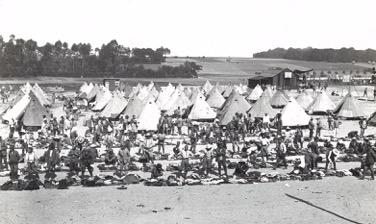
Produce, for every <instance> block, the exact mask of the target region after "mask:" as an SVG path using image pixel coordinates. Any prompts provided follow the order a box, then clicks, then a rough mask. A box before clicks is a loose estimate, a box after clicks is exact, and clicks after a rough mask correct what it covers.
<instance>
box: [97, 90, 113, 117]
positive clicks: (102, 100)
mask: <svg viewBox="0 0 376 224" xmlns="http://www.w3.org/2000/svg"><path fill="white" fill-rule="evenodd" d="M111 99H112V94H111V92H110V90H108V89H107V88H106V87H104V86H101V90H100V92H99V93H98V94H97V96H96V98H95V103H94V106H93V108H92V110H93V111H101V110H103V108H104V107H105V106H106V105H107V104H108V102H110V100H111Z"/></svg>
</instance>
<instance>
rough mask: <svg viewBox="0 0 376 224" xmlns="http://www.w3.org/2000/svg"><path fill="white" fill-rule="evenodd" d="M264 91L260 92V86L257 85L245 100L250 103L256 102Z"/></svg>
mask: <svg viewBox="0 0 376 224" xmlns="http://www.w3.org/2000/svg"><path fill="white" fill-rule="evenodd" d="M263 92H264V91H263V90H262V88H261V86H260V85H257V86H256V87H255V88H254V89H253V90H252V92H251V94H249V96H248V97H247V100H252V101H256V100H258V99H259V98H260V97H261V95H262V93H263Z"/></svg>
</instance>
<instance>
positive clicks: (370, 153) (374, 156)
mask: <svg viewBox="0 0 376 224" xmlns="http://www.w3.org/2000/svg"><path fill="white" fill-rule="evenodd" d="M365 141H369V140H368V139H365ZM365 153H366V158H365V160H364V169H363V175H362V177H361V179H364V177H365V175H366V172H367V170H369V171H370V172H371V180H374V179H375V171H374V169H373V166H374V165H375V161H376V151H375V149H374V148H373V147H372V146H371V147H367V148H366V149H365Z"/></svg>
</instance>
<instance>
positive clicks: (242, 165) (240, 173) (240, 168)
mask: <svg viewBox="0 0 376 224" xmlns="http://www.w3.org/2000/svg"><path fill="white" fill-rule="evenodd" d="M248 169H249V166H248V164H247V163H246V162H243V161H241V162H238V164H237V165H236V167H235V171H234V176H236V177H238V178H245V177H247V171H248Z"/></svg>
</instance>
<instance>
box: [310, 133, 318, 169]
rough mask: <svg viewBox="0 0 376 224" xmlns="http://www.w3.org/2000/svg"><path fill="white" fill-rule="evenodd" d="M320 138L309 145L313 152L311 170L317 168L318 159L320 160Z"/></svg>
mask: <svg viewBox="0 0 376 224" xmlns="http://www.w3.org/2000/svg"><path fill="white" fill-rule="evenodd" d="M318 140H319V139H318V138H317V137H315V138H314V139H313V141H312V142H310V143H309V144H308V148H309V149H310V150H311V158H312V160H311V167H310V168H311V169H316V168H317V165H318V164H317V159H318V158H319V155H320V152H319V145H318V144H317V142H318Z"/></svg>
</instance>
